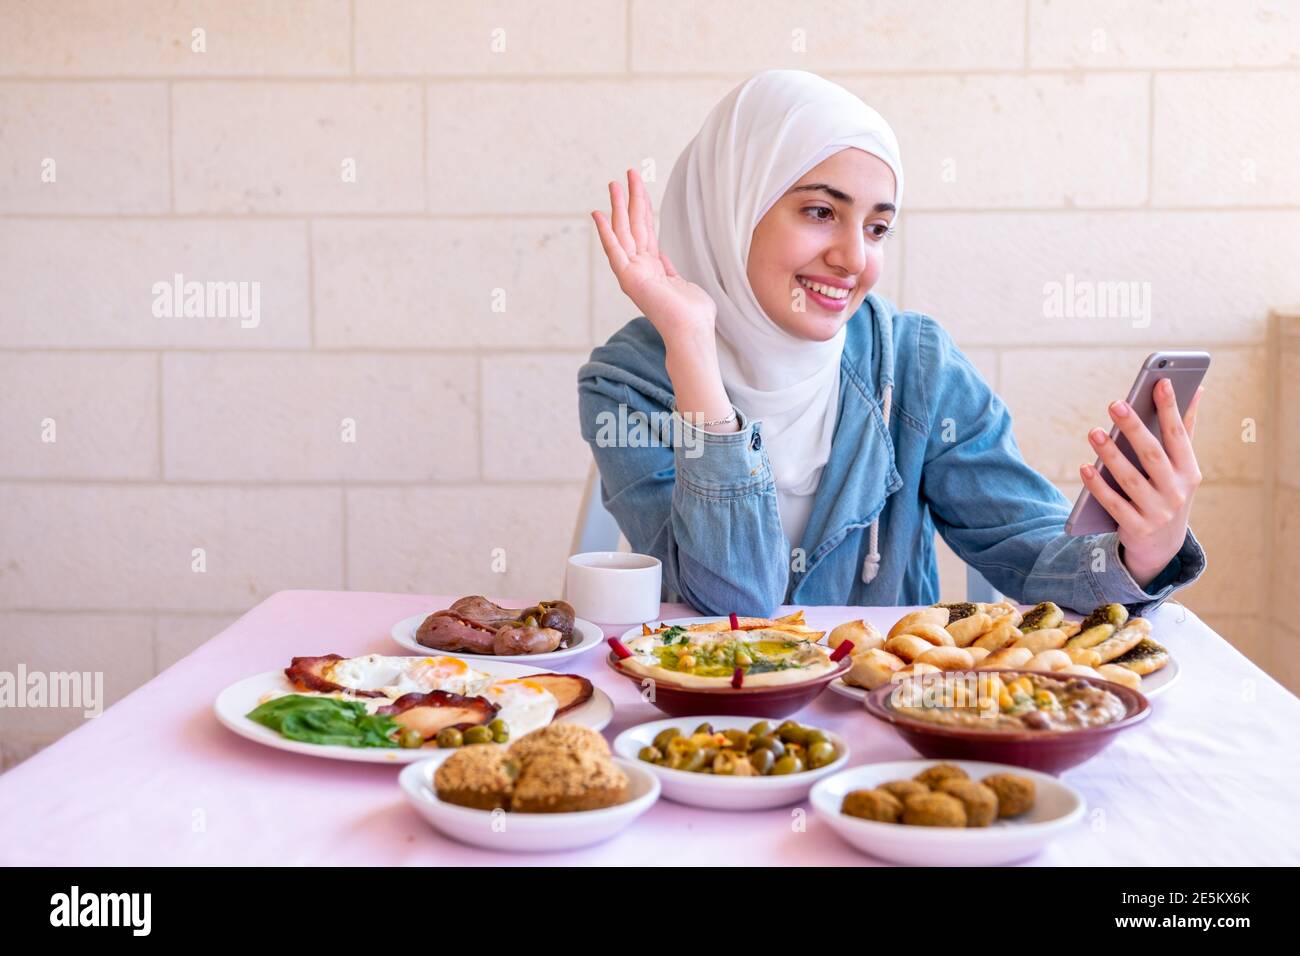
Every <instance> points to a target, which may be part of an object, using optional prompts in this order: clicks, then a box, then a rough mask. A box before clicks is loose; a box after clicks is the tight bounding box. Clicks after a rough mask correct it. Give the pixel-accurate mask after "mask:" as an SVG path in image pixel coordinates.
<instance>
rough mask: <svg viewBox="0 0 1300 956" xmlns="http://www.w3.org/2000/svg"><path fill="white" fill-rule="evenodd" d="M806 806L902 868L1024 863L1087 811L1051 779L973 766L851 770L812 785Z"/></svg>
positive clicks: (899, 764)
mask: <svg viewBox="0 0 1300 956" xmlns="http://www.w3.org/2000/svg"><path fill="white" fill-rule="evenodd" d="M810 799H811V801H812V805H813V810H814V812H816V814H817V815H818V816H819V817H821V818H822V819H823V820H824V821H826V823H827V824H829V826H830V827H831V828H832V829H833V830H834V831H835V832H836V833H837V834H838V835H839V836H840V837H841V838H842V839H843V840H845V841H846V842H847V843H849V844H850V845H851V846H853V847H855V848H857V849H859V850H861V851H862V852H864V853H867V854H869V855H871V856H874V857H876V858H878V859H880V860H884V861H887V862H890V863H899V864H903V865H906V866H998V865H1001V864H1006V863H1015V862H1018V861H1020V860H1026V859H1028V858H1030V857H1032V856H1034V855H1036V854H1037V853H1039V852H1041V851H1042V850H1043V848H1044V847H1046V846H1047V845H1048V844H1049V843H1051V842H1052V840H1053V839H1055V838H1056V836H1057V835H1058V834H1060V833H1062V832H1063V831H1065V830H1067V829H1069V828H1070V827H1073V826H1076V825H1077V824H1078V823H1079V821H1080V820H1082V819H1083V815H1084V813H1085V812H1086V811H1087V802H1086V801H1085V800H1084V798H1083V794H1081V793H1080V792H1079V791H1078V790H1076V789H1075V788H1074V787H1071V786H1070V785H1069V784H1067V783H1065V782H1063V781H1061V780H1059V779H1057V778H1056V777H1053V776H1051V775H1049V774H1045V773H1039V772H1038V771H1036V770H1026V769H1025V768H1023V767H1013V766H1010V765H1007V764H998V763H984V762H982V761H976V760H954V761H949V762H944V763H937V762H935V761H933V760H899V761H893V762H890V763H874V764H866V765H864V766H860V767H853V768H851V769H849V770H844V771H841V772H840V773H837V774H834V775H833V776H830V777H826V778H825V779H823V780H821V781H819V782H818V783H817V785H816V786H814V787H813V789H812V793H811V795H810Z"/></svg>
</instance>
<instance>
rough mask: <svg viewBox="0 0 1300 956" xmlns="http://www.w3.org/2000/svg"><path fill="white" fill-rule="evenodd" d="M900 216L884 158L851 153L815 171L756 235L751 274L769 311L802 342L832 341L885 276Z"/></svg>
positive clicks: (765, 218) (774, 210)
mask: <svg viewBox="0 0 1300 956" xmlns="http://www.w3.org/2000/svg"><path fill="white" fill-rule="evenodd" d="M894 212H895V210H894V173H893V171H892V170H891V169H890V168H889V166H888V165H886V164H885V162H884V161H883V160H881V159H879V158H877V157H875V156H873V155H871V154H870V153H866V152H863V151H862V150H860V149H853V148H850V149H842V150H840V151H839V152H838V153H836V154H835V155H834V156H831V157H830V158H829V159H827V160H825V161H823V162H821V163H819V164H818V165H816V166H814V167H813V168H812V169H811V170H809V171H808V173H807V174H806V175H805V176H804V177H803V178H802V179H800V180H799V181H798V182H797V183H795V184H794V185H793V186H791V187H790V189H789V190H787V191H786V194H785V195H784V196H782V197H781V198H780V199H778V200H777V201H776V204H775V205H773V206H772V208H771V209H769V210H768V211H767V213H766V215H764V216H763V218H762V219H761V220H760V221H759V223H758V226H757V227H756V228H755V229H754V237H753V240H752V241H751V243H750V247H749V262H748V263H746V273H747V274H748V276H749V284H750V286H751V287H752V288H753V290H754V295H755V296H756V297H757V299H758V303H759V305H761V306H762V307H763V311H765V312H766V313H767V314H768V316H769V317H770V318H771V319H772V321H773V322H775V323H776V324H777V325H778V326H780V327H781V328H782V329H784V330H785V331H787V332H789V333H790V334H791V335H793V336H796V337H797V338H801V339H808V340H811V341H816V342H824V341H826V340H827V339H829V338H832V337H833V336H834V335H835V333H836V332H838V331H839V330H840V327H841V326H843V325H844V323H845V322H847V321H848V320H849V317H850V316H852V315H853V313H854V312H856V311H857V308H858V306H860V305H861V304H862V300H863V299H865V298H866V296H867V293H868V292H870V291H871V288H872V286H874V285H875V284H876V282H877V280H879V278H880V272H881V269H882V267H883V265H884V248H883V245H884V241H885V237H886V236H887V235H888V234H889V232H890V225H891V223H892V222H893V219H894ZM826 286H830V287H832V288H826Z"/></svg>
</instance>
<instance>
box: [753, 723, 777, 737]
mask: <svg viewBox="0 0 1300 956" xmlns="http://www.w3.org/2000/svg"><path fill="white" fill-rule="evenodd" d="M749 732H750V733H751V734H752V735H754V736H755V737H767V736H768V735H770V734H771V733H772V724H771V723H770V722H769V721H766V720H760V721H759V722H758V723H756V724H754V726H752V727H750V728H749Z"/></svg>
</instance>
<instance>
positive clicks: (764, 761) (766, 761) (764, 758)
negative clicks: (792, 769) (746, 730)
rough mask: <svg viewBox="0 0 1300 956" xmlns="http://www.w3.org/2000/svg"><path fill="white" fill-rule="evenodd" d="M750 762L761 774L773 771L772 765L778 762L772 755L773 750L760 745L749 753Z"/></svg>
mask: <svg viewBox="0 0 1300 956" xmlns="http://www.w3.org/2000/svg"><path fill="white" fill-rule="evenodd" d="M749 762H750V764H751V765H752V766H753V768H754V769H755V770H757V771H758V772H759V773H760V774H767V773H771V772H772V765H773V764H775V763H776V758H775V757H773V756H772V751H770V750H768V749H766V748H765V747H759V748H758V749H757V750H755V751H753V752H752V753H751V754H750V755H749Z"/></svg>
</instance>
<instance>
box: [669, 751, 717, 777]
mask: <svg viewBox="0 0 1300 956" xmlns="http://www.w3.org/2000/svg"><path fill="white" fill-rule="evenodd" d="M712 762H713V757H709V758H707V759H705V756H704V751H703V750H699V749H697V750H692V751H691V752H690V754H689V755H687V756H686V757H685V758H683V760H682V764H681V766H679V767H678V768H677V769H678V770H685V771H686V772H687V773H696V772H698V771H700V770H703V769H704V768H705V767H706V766H708V765H709V764H710V763H712Z"/></svg>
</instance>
